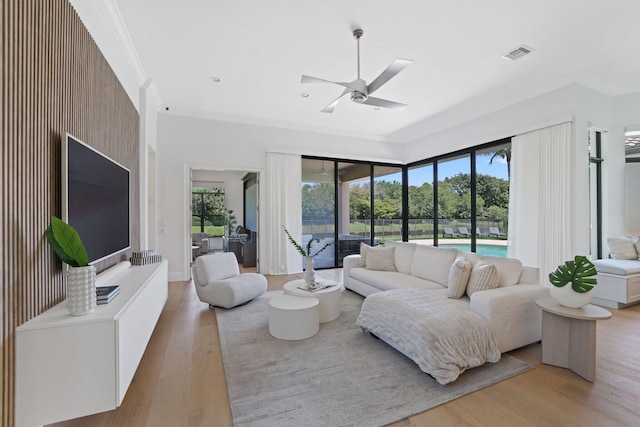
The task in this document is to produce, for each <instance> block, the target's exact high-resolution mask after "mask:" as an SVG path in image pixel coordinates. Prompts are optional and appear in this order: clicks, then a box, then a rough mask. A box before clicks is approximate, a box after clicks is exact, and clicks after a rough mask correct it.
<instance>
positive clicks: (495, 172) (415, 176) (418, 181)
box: [385, 154, 507, 187]
mask: <svg viewBox="0 0 640 427" xmlns="http://www.w3.org/2000/svg"><path fill="white" fill-rule="evenodd" d="M491 155H492V154H478V155H477V156H476V173H479V174H483V175H491V176H495V177H497V178H502V179H507V163H506V161H505V160H504V159H501V158H496V159H494V160H493V164H491V165H490V164H489V159H490V158H491ZM460 172H462V173H470V172H471V166H470V164H469V157H463V158H459V159H455V160H451V161H445V162H440V163H438V179H440V180H442V179H444V178H448V177H451V176H454V175H457V174H458V173H460ZM385 180H386V181H394V180H395V181H401V180H402V177H401V175H400V174H399V173H398V174H394V175H388V176H386V177H385ZM432 181H433V167H431V166H429V167H422V168H416V169H409V185H414V186H417V187H419V186H420V185H422V184H423V183H424V182H429V183H431V182H432Z"/></svg>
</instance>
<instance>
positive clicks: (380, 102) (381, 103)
mask: <svg viewBox="0 0 640 427" xmlns="http://www.w3.org/2000/svg"><path fill="white" fill-rule="evenodd" d="M363 104H367V105H373V106H374V107H382V108H391V109H392V110H404V109H405V108H407V107H408V105H407V104H401V103H399V102H393V101H388V100H386V99H380V98H374V97H372V96H370V97H368V98H367V99H366V100H365V101H364V102H363Z"/></svg>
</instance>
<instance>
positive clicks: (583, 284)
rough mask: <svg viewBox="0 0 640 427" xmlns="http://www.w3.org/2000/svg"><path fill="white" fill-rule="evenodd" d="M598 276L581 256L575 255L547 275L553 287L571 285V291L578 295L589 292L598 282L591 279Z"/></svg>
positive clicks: (585, 258)
mask: <svg viewBox="0 0 640 427" xmlns="http://www.w3.org/2000/svg"><path fill="white" fill-rule="evenodd" d="M596 274H598V272H597V271H596V267H595V265H593V263H592V262H591V261H589V260H588V259H587V257H585V256H583V255H576V257H575V258H574V259H573V260H569V261H567V262H565V263H564V264H562V265H559V266H558V268H556V269H555V270H554V271H552V272H551V273H549V281H550V282H551V284H552V285H553V286H556V287H558V288H561V287H563V286H565V285H567V284H569V283H571V289H573V290H574V291H575V292H578V293H585V292H589V291H590V290H591V289H593V287H594V286H595V285H597V284H598V281H597V280H596V279H595V278H593V276H595V275H596Z"/></svg>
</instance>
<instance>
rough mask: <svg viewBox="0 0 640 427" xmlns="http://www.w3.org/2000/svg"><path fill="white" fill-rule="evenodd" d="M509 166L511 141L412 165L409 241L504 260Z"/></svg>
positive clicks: (507, 214)
mask: <svg viewBox="0 0 640 427" xmlns="http://www.w3.org/2000/svg"><path fill="white" fill-rule="evenodd" d="M510 167H511V141H510V140H509V139H507V140H501V141H496V142H494V143H490V144H485V145H482V146H478V147H473V148H469V149H466V150H461V151H459V152H456V153H452V154H449V155H443V156H440V157H438V158H435V159H429V160H427V161H422V162H417V163H414V164H410V165H409V166H408V170H407V179H408V196H407V198H408V215H407V217H408V222H409V224H408V232H407V239H408V240H410V241H416V242H417V243H422V244H430V245H437V246H447V247H454V248H457V249H460V250H464V251H473V252H477V253H480V254H485V255H493V256H500V257H506V256H507V242H508V239H507V235H508V220H509V179H510ZM434 173H435V175H437V180H436V181H435V182H434ZM436 230H437V232H434V231H436Z"/></svg>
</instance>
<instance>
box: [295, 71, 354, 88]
mask: <svg viewBox="0 0 640 427" xmlns="http://www.w3.org/2000/svg"><path fill="white" fill-rule="evenodd" d="M300 83H333V84H334V85H340V86H342V87H346V88H349V89H351V90H356V88H355V87H352V86H351V83H347V82H332V81H331V80H325V79H319V78H318V77H311V76H307V75H304V74H303V75H302V78H301V79H300Z"/></svg>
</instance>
